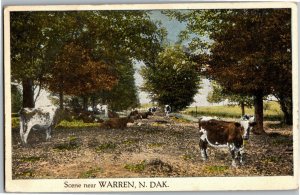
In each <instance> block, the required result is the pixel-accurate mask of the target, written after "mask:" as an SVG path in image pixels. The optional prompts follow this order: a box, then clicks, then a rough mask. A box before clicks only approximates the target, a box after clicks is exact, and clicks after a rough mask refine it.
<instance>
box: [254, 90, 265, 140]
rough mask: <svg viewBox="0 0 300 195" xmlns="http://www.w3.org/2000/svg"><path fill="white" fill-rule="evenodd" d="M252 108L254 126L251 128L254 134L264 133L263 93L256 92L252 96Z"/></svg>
mask: <svg viewBox="0 0 300 195" xmlns="http://www.w3.org/2000/svg"><path fill="white" fill-rule="evenodd" d="M254 110H255V120H256V126H255V128H253V133H255V134H265V131H264V124H263V122H264V107H263V93H261V92H258V93H256V94H255V97H254Z"/></svg>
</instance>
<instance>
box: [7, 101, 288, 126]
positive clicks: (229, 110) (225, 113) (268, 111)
mask: <svg viewBox="0 0 300 195" xmlns="http://www.w3.org/2000/svg"><path fill="white" fill-rule="evenodd" d="M150 106H152V105H151V104H147V105H143V106H142V108H148V107H150ZM245 112H246V114H250V115H253V114H254V108H246V109H245ZM183 113H185V114H190V115H193V116H218V117H224V118H239V117H241V108H240V107H239V106H201V107H197V112H196V107H190V108H188V109H186V110H184V111H183ZM282 117H283V113H282V111H281V109H280V105H279V104H278V103H277V102H265V103H264V119H265V120H271V121H277V120H282ZM18 126H19V118H18V117H12V127H13V128H17V127H18ZM96 126H98V124H95V123H84V122H83V121H75V120H74V121H72V122H68V121H62V122H61V123H60V124H59V125H58V126H57V127H60V128H82V127H96Z"/></svg>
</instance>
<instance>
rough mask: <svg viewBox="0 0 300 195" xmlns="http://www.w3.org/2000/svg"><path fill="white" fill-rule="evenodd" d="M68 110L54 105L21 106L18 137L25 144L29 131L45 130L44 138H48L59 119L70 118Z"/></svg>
mask: <svg viewBox="0 0 300 195" xmlns="http://www.w3.org/2000/svg"><path fill="white" fill-rule="evenodd" d="M71 118H72V116H71V114H70V112H68V111H66V110H62V109H59V108H57V107H55V106H45V107H39V108H22V109H21V110H20V137H21V141H22V143H23V144H27V139H28V135H29V133H30V131H31V130H32V129H33V130H45V131H46V140H47V141H48V140H50V138H51V131H52V129H53V128H54V127H55V125H56V124H58V123H59V122H60V121H61V120H63V119H66V120H71Z"/></svg>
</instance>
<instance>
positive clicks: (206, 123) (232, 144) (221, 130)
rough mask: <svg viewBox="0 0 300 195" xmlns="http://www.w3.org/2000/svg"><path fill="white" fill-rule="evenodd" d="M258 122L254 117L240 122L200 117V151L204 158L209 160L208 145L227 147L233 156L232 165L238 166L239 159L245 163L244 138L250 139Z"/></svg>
mask: <svg viewBox="0 0 300 195" xmlns="http://www.w3.org/2000/svg"><path fill="white" fill-rule="evenodd" d="M255 124H256V123H255V122H254V117H252V118H248V119H246V118H244V119H242V120H241V121H240V122H228V121H222V120H217V119H214V118H210V117H205V118H200V119H199V129H200V142H199V146H200V153H201V156H202V158H203V160H207V158H208V156H207V146H208V145H209V146H212V147H215V148H218V147H227V148H229V151H230V153H231V156H232V166H236V165H237V164H236V160H238V159H239V161H240V163H241V164H243V154H244V147H243V140H248V139H249V135H250V130H251V129H252V127H253V126H254V125H255Z"/></svg>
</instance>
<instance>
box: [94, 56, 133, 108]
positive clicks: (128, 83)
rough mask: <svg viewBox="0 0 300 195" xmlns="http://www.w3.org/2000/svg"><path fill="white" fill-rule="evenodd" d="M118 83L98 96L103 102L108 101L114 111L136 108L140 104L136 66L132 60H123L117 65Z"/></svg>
mask: <svg viewBox="0 0 300 195" xmlns="http://www.w3.org/2000/svg"><path fill="white" fill-rule="evenodd" d="M117 71H118V75H119V77H118V84H117V85H115V86H114V87H113V88H112V90H110V91H102V92H100V93H99V95H98V96H100V97H101V99H102V101H103V102H107V103H108V105H109V108H110V109H111V110H114V111H121V110H126V109H128V108H136V107H138V106H139V99H138V94H137V87H136V85H135V78H134V68H133V65H132V64H131V62H127V63H126V62H125V60H124V61H123V64H118V65H117Z"/></svg>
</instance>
